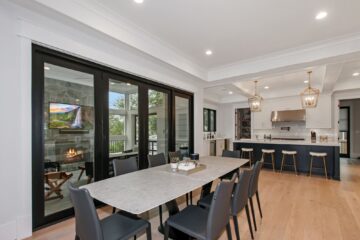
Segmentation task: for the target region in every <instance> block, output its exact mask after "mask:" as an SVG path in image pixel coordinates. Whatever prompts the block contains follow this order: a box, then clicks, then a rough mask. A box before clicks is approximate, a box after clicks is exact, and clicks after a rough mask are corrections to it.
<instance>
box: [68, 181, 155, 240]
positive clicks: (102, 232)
mask: <svg viewBox="0 0 360 240" xmlns="http://www.w3.org/2000/svg"><path fill="white" fill-rule="evenodd" d="M68 189H69V192H70V199H71V201H72V203H73V205H74V210H75V224H76V226H75V230H76V237H75V239H77V240H79V239H80V240H113V239H118V240H125V239H126V240H128V239H129V238H131V237H135V236H136V235H137V234H140V233H142V232H144V231H146V238H147V240H151V225H150V223H149V222H148V221H145V220H143V219H140V218H132V217H126V216H124V215H120V214H112V215H111V216H109V217H106V218H104V219H101V220H100V219H99V217H98V215H97V212H96V209H95V205H94V202H93V199H92V198H91V196H90V194H89V192H88V191H87V190H86V189H78V188H75V187H74V186H72V184H71V183H69V184H68Z"/></svg>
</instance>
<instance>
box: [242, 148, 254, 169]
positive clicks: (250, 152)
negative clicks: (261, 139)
mask: <svg viewBox="0 0 360 240" xmlns="http://www.w3.org/2000/svg"><path fill="white" fill-rule="evenodd" d="M245 154H247V155H248V158H247V159H249V165H250V167H251V165H252V159H253V157H254V149H252V148H241V158H244V155H245Z"/></svg>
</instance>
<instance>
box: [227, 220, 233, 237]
mask: <svg viewBox="0 0 360 240" xmlns="http://www.w3.org/2000/svg"><path fill="white" fill-rule="evenodd" d="M226 233H227V237H228V240H232V236H231V227H230V222H229V223H228V224H226Z"/></svg>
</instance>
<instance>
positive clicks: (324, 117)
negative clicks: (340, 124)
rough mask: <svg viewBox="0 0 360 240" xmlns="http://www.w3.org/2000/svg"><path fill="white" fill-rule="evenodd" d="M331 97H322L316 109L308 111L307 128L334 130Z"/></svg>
mask: <svg viewBox="0 0 360 240" xmlns="http://www.w3.org/2000/svg"><path fill="white" fill-rule="evenodd" d="M331 103H332V101H331V95H321V96H320V98H319V101H318V105H317V107H316V108H309V109H306V128H311V129H314V128H332V107H331V106H332V105H331Z"/></svg>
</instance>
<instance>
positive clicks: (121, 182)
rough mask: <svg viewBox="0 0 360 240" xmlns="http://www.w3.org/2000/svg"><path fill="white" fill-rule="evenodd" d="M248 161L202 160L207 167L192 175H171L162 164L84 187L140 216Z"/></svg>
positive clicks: (213, 158) (204, 158) (206, 158)
mask: <svg viewBox="0 0 360 240" xmlns="http://www.w3.org/2000/svg"><path fill="white" fill-rule="evenodd" d="M247 162H248V160H247V159H236V158H224V157H210V156H209V157H201V158H200V163H202V164H205V165H206V168H205V169H204V170H202V171H199V172H196V173H192V174H190V175H183V174H181V173H177V172H172V171H171V170H170V167H169V165H163V166H159V167H154V168H148V169H144V170H140V171H137V172H133V173H128V174H124V175H121V176H117V177H113V178H109V179H105V180H102V181H98V182H94V183H91V184H88V185H85V186H82V188H86V189H88V190H89V192H90V195H91V196H92V197H93V198H95V199H97V200H99V201H101V202H104V203H106V204H108V205H110V206H113V207H116V208H118V209H121V210H124V211H127V212H130V213H133V214H141V213H144V212H146V211H149V210H151V209H153V208H155V207H158V206H159V205H161V204H164V203H166V202H168V201H170V200H173V199H176V198H178V197H180V196H182V195H184V194H186V193H188V192H190V191H193V190H195V189H197V188H200V187H202V186H203V185H205V184H206V183H209V182H211V181H213V180H215V179H217V178H219V177H220V176H223V175H224V174H226V173H228V172H230V171H232V170H234V169H237V168H239V167H241V166H243V165H245V164H246V163H247Z"/></svg>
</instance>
